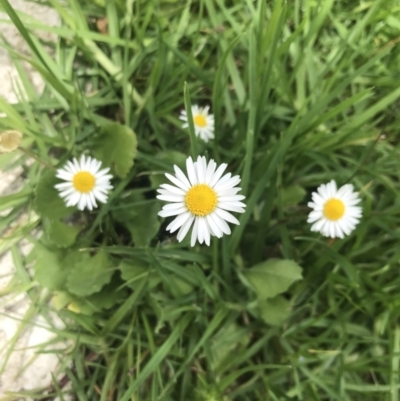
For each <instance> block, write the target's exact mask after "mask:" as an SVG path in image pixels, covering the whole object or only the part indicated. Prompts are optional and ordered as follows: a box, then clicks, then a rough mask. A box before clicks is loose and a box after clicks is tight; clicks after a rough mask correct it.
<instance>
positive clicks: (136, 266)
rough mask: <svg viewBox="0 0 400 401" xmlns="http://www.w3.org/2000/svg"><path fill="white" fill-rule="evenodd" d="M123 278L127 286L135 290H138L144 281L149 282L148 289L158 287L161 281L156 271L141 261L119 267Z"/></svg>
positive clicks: (125, 263) (126, 262)
mask: <svg viewBox="0 0 400 401" xmlns="http://www.w3.org/2000/svg"><path fill="white" fill-rule="evenodd" d="M119 269H120V270H121V276H122V278H123V279H124V280H125V281H126V284H127V285H128V286H129V287H131V288H133V289H134V290H135V289H136V288H138V287H139V286H140V285H141V284H142V282H143V281H144V280H146V281H147V288H148V289H151V288H154V287H155V286H157V285H158V284H159V283H160V282H161V279H160V277H159V276H158V274H157V273H156V272H155V271H151V270H150V267H149V266H148V265H146V264H145V263H144V262H141V261H139V260H137V261H135V262H128V261H124V262H122V263H121V264H120V265H119Z"/></svg>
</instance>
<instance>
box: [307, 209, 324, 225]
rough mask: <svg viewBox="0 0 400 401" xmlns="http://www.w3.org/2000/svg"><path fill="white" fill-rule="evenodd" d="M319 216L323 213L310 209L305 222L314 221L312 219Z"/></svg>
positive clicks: (314, 219) (317, 218) (315, 219)
mask: <svg viewBox="0 0 400 401" xmlns="http://www.w3.org/2000/svg"><path fill="white" fill-rule="evenodd" d="M321 217H323V214H322V213H321V212H320V211H316V210H314V211H312V212H310V214H309V215H308V219H307V223H314V221H317V220H319V219H320V218H321Z"/></svg>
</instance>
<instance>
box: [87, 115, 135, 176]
mask: <svg viewBox="0 0 400 401" xmlns="http://www.w3.org/2000/svg"><path fill="white" fill-rule="evenodd" d="M136 153H137V139H136V135H135V133H134V132H133V130H132V129H130V128H129V127H127V126H126V125H122V124H119V123H111V124H107V125H105V126H103V127H102V128H101V130H100V132H99V134H98V136H97V137H96V138H94V140H93V155H94V156H95V157H96V158H97V159H99V160H101V161H102V162H103V163H104V165H105V166H107V167H111V168H112V170H113V172H114V173H115V174H116V175H117V176H119V177H121V178H124V177H125V176H126V175H127V174H128V172H129V170H130V169H131V168H132V166H133V161H134V159H135V157H136Z"/></svg>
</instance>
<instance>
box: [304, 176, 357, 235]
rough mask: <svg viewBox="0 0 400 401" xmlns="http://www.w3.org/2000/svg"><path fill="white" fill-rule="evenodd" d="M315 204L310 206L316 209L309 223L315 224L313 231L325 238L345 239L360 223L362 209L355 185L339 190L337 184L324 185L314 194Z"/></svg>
mask: <svg viewBox="0 0 400 401" xmlns="http://www.w3.org/2000/svg"><path fill="white" fill-rule="evenodd" d="M312 200H313V202H309V203H308V206H309V207H311V208H312V209H314V210H313V211H312V212H311V213H310V214H309V215H308V220H307V222H308V223H314V224H313V225H312V227H311V231H319V232H320V233H321V234H322V235H324V236H325V237H331V238H337V237H339V238H344V236H345V235H349V234H350V233H351V232H352V231H353V230H354V228H355V227H356V225H357V224H358V223H359V221H360V217H361V215H362V209H361V207H359V206H356V205H357V203H359V202H360V198H359V197H358V194H357V193H356V192H354V188H353V185H351V184H346V185H343V186H342V187H341V188H339V189H337V186H336V182H335V181H334V180H332V181H331V182H329V183H328V184H322V185H320V186H319V187H318V188H317V192H313V193H312Z"/></svg>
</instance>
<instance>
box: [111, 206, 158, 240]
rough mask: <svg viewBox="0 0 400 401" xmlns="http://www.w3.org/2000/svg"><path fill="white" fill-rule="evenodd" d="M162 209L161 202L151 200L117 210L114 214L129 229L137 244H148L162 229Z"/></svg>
mask: <svg viewBox="0 0 400 401" xmlns="http://www.w3.org/2000/svg"><path fill="white" fill-rule="evenodd" d="M160 210H161V206H160V203H159V202H158V201H157V200H151V201H148V202H145V203H142V204H138V205H135V206H134V207H132V208H130V209H129V208H124V209H119V210H116V211H114V212H113V216H114V218H115V219H116V220H117V221H119V222H120V223H121V224H123V225H124V226H125V227H126V228H127V229H128V230H129V232H130V233H131V236H132V240H133V242H134V243H135V245H136V246H146V245H149V244H150V241H151V240H152V239H153V238H154V237H155V235H156V234H157V233H158V230H159V229H160V224H161V223H160V221H159V220H158V212H159V211H160Z"/></svg>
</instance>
